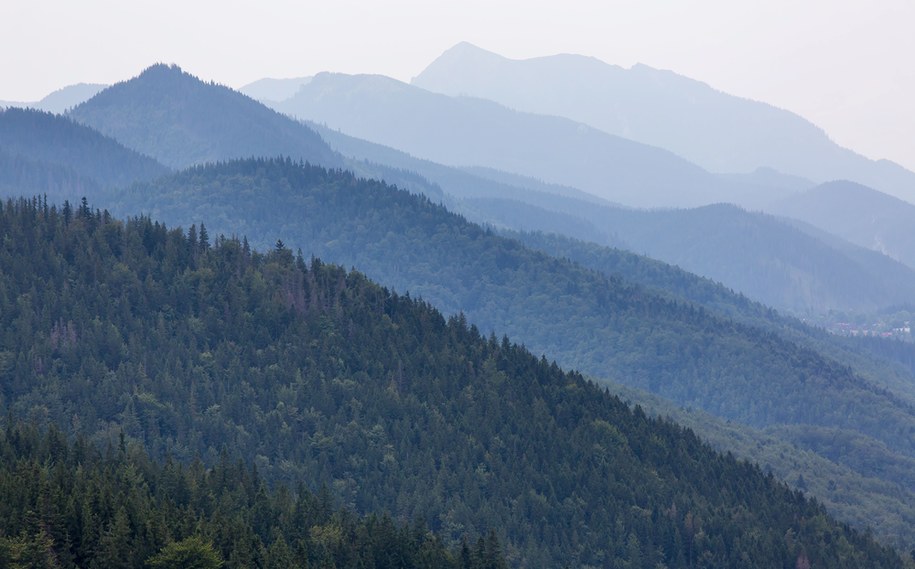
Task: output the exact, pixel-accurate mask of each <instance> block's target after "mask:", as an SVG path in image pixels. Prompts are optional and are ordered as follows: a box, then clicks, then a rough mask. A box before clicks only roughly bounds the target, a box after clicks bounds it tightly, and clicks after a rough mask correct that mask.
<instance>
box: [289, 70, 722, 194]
mask: <svg viewBox="0 0 915 569" xmlns="http://www.w3.org/2000/svg"><path fill="white" fill-rule="evenodd" d="M272 105H273V107H274V108H275V109H277V110H279V111H281V112H284V113H287V114H290V115H293V116H296V117H298V118H300V119H307V120H311V121H314V122H317V123H323V124H326V125H327V126H328V127H330V128H334V129H339V130H342V131H343V132H345V133H347V134H350V135H352V136H356V137H359V138H363V139H366V140H369V141H372V142H377V143H381V144H384V145H386V146H391V147H394V148H397V149H399V150H403V151H405V152H408V153H410V154H413V155H414V156H417V157H420V158H425V159H428V160H432V161H435V162H439V163H441V164H447V165H452V166H487V167H491V168H496V169H499V170H505V171H508V172H514V173H521V174H525V175H528V176H533V177H536V178H541V179H543V180H545V181H547V182H553V183H558V184H564V185H569V186H573V187H575V188H579V189H581V190H584V191H586V192H589V193H591V194H594V195H596V196H599V197H601V198H604V199H607V200H611V201H615V202H620V203H625V204H627V205H637V206H662V205H663V206H671V205H695V204H703V203H709V202H711V201H718V200H721V199H724V198H725V197H726V196H728V195H732V194H736V193H738V191H739V190H738V189H735V188H734V187H732V186H729V185H728V184H726V183H725V182H724V181H722V180H721V179H719V178H718V177H716V176H712V175H711V174H709V173H708V172H705V171H704V170H702V169H701V168H699V167H697V166H695V165H693V164H691V163H689V162H687V161H685V160H683V159H681V158H678V157H677V156H674V155H673V154H671V153H670V152H667V151H664V150H661V149H658V148H652V147H650V146H646V145H642V144H638V143H634V142H631V141H629V140H626V139H624V138H620V137H616V136H612V135H608V134H606V133H603V132H601V131H598V130H595V129H593V128H589V127H587V126H585V125H583V124H580V123H575V122H572V121H569V120H567V119H562V118H558V117H547V116H538V115H531V114H526V113H518V112H515V111H511V110H509V109H506V108H505V107H502V106H500V105H497V104H495V103H492V102H489V101H483V100H480V99H470V98H462V97H457V98H454V97H446V96H443V95H437V94H434V93H430V92H428V91H425V90H423V89H419V88H417V87H412V86H410V85H407V84H405V83H401V82H399V81H396V80H394V79H389V78H387V77H382V76H371V75H361V76H349V75H342V74H330V73H321V74H319V75H317V76H315V77H314V78H313V79H312V80H311V81H310V82H308V83H307V84H305V85H303V86H302V87H301V88H300V89H299V91H298V92H297V93H296V94H295V95H294V96H293V97H292V98H290V99H287V100H286V101H283V102H279V103H274V104H272Z"/></svg>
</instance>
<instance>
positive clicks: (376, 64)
mask: <svg viewBox="0 0 915 569" xmlns="http://www.w3.org/2000/svg"><path fill="white" fill-rule="evenodd" d="M4 12H5V14H4V18H3V19H2V20H0V54H2V55H0V77H2V80H0V100H8V101H9V100H12V101H22V100H24V101H32V100H37V99H40V98H41V97H43V96H44V95H46V94H48V93H49V92H51V91H53V90H55V89H58V88H60V87H62V86H65V85H68V84H73V83H78V82H101V83H111V82H114V81H119V80H123V79H126V78H129V77H131V76H133V75H136V74H137V73H138V72H139V71H140V70H141V69H143V68H144V67H146V66H148V65H150V64H151V63H153V62H156V61H165V62H175V63H178V64H180V65H182V66H183V67H184V68H185V69H187V70H189V71H190V72H192V73H195V74H198V75H199V76H201V77H202V78H205V79H207V80H209V79H212V80H215V81H218V82H221V83H224V84H227V85H229V86H232V87H239V86H241V85H244V84H245V83H248V82H250V81H253V80H256V79H259V78H262V77H292V76H302V75H310V74H313V73H316V72H318V71H322V70H334V71H341V72H347V73H356V72H359V73H366V72H368V73H380V74H385V75H389V76H392V77H395V78H398V79H401V80H406V81H408V80H409V79H410V78H411V77H413V76H414V75H416V74H417V73H419V72H420V71H421V70H422V69H423V68H424V67H425V65H427V64H428V63H429V62H431V61H432V60H433V59H434V58H435V57H436V56H438V55H439V54H441V52H442V51H444V50H445V49H447V48H449V47H451V46H452V45H454V44H455V43H457V42H459V41H469V42H472V43H474V44H476V45H479V46H481V47H483V48H485V49H489V50H492V51H495V52H498V53H501V54H503V55H505V56H508V57H513V58H527V57H535V56H540V55H550V54H553V53H559V52H567V53H580V54H584V55H591V56H594V57H597V58H599V59H601V60H603V61H606V62H608V63H613V64H617V65H622V66H627V67H628V66H630V65H632V64H633V63H636V62H641V63H645V64H648V65H651V66H653V67H657V68H665V69H671V70H673V71H676V72H678V73H681V74H684V75H687V76H689V77H692V78H695V79H699V80H702V81H705V82H707V83H709V84H711V85H713V86H714V87H716V88H718V89H721V90H723V91H726V92H729V93H732V94H736V95H741V96H745V97H749V98H753V99H757V100H762V101H766V102H769V103H772V104H774V105H777V106H779V107H783V108H786V109H789V110H792V111H794V112H797V113H799V114H801V115H803V116H804V117H806V118H808V119H810V120H812V121H813V122H815V123H817V124H818V125H820V126H822V127H823V128H824V129H826V131H827V132H828V133H829V134H830V136H832V137H833V139H834V140H836V141H837V142H839V143H840V144H842V145H844V146H848V147H850V148H852V149H855V150H857V151H859V152H861V153H863V154H865V155H867V156H868V157H871V158H888V159H891V160H894V161H896V162H899V163H900V164H902V165H904V166H906V167H908V168H910V169H911V168H915V137H913V136H912V134H913V132H915V111H913V110H912V109H911V106H910V105H909V102H910V101H911V100H912V99H913V98H915V72H913V69H912V67H911V66H910V65H907V64H906V59H907V57H908V55H909V54H911V53H915V39H913V36H912V34H911V32H910V29H909V28H910V24H911V22H913V21H915V5H913V4H912V3H909V2H906V1H904V0H881V1H878V2H855V1H847V0H846V1H838V2H836V1H826V0H813V1H809V2H804V3H801V4H798V3H795V2H788V1H785V0H767V1H761V0H751V1H746V2H740V3H734V2H727V1H725V0H708V1H703V2H666V1H655V2H644V1H635V0H613V1H610V2H606V1H605V2H596V1H588V2H576V3H574V4H572V5H569V3H562V4H560V3H558V2H553V3H545V2H530V1H525V2H521V1H518V0H511V1H508V2H500V3H498V4H495V3H490V2H482V1H480V0H470V1H464V2H455V1H451V0H448V1H422V2H420V1H417V0H395V1H392V2H384V3H374V2H356V1H353V0H342V1H337V2H291V1H284V0H274V1H270V2H262V3H258V4H257V5H254V4H251V3H247V2H240V1H237V0H231V1H224V2H213V1H203V2H194V3H179V2H175V1H173V0H165V1H158V2H150V1H148V0H143V1H140V2H132V3H127V4H125V3H122V2H113V1H108V0H88V1H86V2H80V3H72V2H61V1H54V2H24V1H21V0H20V1H18V2H15V3H10V4H8V5H6V6H5V10H4Z"/></svg>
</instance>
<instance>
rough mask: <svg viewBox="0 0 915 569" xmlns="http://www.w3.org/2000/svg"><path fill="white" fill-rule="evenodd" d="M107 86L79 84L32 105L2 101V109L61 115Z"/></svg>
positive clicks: (0, 105)
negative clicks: (22, 109) (12, 108)
mask: <svg viewBox="0 0 915 569" xmlns="http://www.w3.org/2000/svg"><path fill="white" fill-rule="evenodd" d="M106 87H107V85H103V84H99V83H77V84H75V85H68V86H66V87H62V88H60V89H58V90H56V91H54V92H53V93H50V94H48V95H47V96H45V97H44V98H42V99H41V100H40V101H35V102H31V103H21V102H20V103H15V102H7V101H0V107H20V108H29V109H36V110H39V111H47V112H49V113H55V114H61V113H63V112H65V111H67V110H68V109H71V108H73V107H75V106H77V105H79V104H80V103H82V102H84V101H86V100H88V99H91V98H92V97H94V96H95V95H96V94H97V93H98V92H99V91H101V90H102V89H105V88H106Z"/></svg>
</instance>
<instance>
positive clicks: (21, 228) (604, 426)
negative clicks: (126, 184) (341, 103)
mask: <svg viewBox="0 0 915 569" xmlns="http://www.w3.org/2000/svg"><path fill="white" fill-rule="evenodd" d="M252 165H253V166H256V167H261V168H264V169H265V171H274V168H277V167H279V168H288V169H294V170H297V171H299V172H300V173H301V175H304V176H305V177H306V178H310V179H311V180H312V181H319V184H320V183H321V182H320V181H321V180H323V181H324V182H331V183H335V182H338V181H344V182H345V181H346V179H347V178H346V177H347V175H346V174H344V173H340V172H336V173H334V172H328V171H327V170H323V169H320V168H316V167H305V166H297V165H292V163H291V162H282V163H281V162H272V163H268V162H264V161H259V162H258V161H246V162H242V163H231V164H227V165H219V166H211V167H207V168H197V169H194V170H193V174H192V175H194V176H197V177H200V176H204V175H207V172H218V171H221V172H228V171H230V170H234V171H235V174H237V175H240V176H241V178H244V177H246V176H247V174H246V169H247V167H248V166H252ZM287 172H290V174H291V172H292V170H287ZM292 175H293V176H294V174H292ZM179 176H180V175H179ZM241 178H236V179H239V180H241ZM179 179H180V178H179ZM289 181H293V180H292V179H290V180H289ZM230 185H234V184H230ZM372 185H374V186H376V187H375V188H373V191H374V192H376V193H379V194H382V195H385V194H389V193H390V190H389V189H385V188H383V187H378V185H377V183H374V182H366V183H365V186H363V187H360V184H352V185H351V186H350V187H349V188H348V189H349V190H352V191H351V192H339V193H341V194H344V196H341V198H340V199H342V200H346V199H348V197H347V195H348V194H362V193H363V190H367V189H370V187H371V186H372ZM238 187H241V185H239V186H238ZM233 189H234V188H233ZM293 189H296V188H295V187H293ZM298 189H301V188H298ZM325 189H329V188H325ZM338 189H342V188H338ZM226 197H231V196H229V195H227V196H226ZM312 197H317V196H312ZM360 197H362V196H361V195H360ZM388 197H390V196H388ZM0 228H2V231H3V238H4V241H5V242H7V244H6V245H5V246H4V254H3V255H0V290H3V291H4V292H5V294H3V295H0V323H2V327H0V329H2V330H3V331H4V338H3V345H2V348H3V349H2V350H0V377H2V379H3V381H2V382H0V394H2V395H3V401H4V405H5V406H8V407H7V408H8V409H9V415H10V416H9V417H8V419H7V421H6V425H4V428H3V429H2V431H0V456H3V460H2V461H0V482H2V484H0V492H2V496H3V497H4V499H5V505H4V508H5V510H4V511H5V512H8V513H9V515H8V516H6V517H4V519H3V530H4V531H3V533H2V534H0V560H2V561H3V562H4V563H5V564H6V565H7V566H13V567H16V566H18V565H20V564H19V563H18V562H19V561H24V562H25V563H22V565H27V566H30V567H32V566H38V567H47V566H51V567H53V566H55V565H57V566H61V565H64V564H63V563H54V561H55V560H58V559H64V560H66V561H68V563H67V566H78V567H85V566H90V567H94V566H105V567H114V566H124V567H129V568H134V567H137V568H139V567H144V566H148V567H187V566H195V567H219V566H221V562H220V560H219V558H218V553H217V552H222V553H223V554H224V555H226V557H227V559H228V561H229V562H228V563H226V565H227V566H230V567H251V566H258V565H261V566H264V567H305V566H308V567H313V566H325V567H333V566H342V567H357V566H364V565H367V566H375V567H404V568H414V567H415V568H420V567H422V568H427V567H428V568H431V567H437V568H445V569H448V568H451V567H453V568H454V569H505V568H506V566H507V565H506V563H505V559H507V560H508V561H509V562H510V563H511V564H512V566H514V567H519V568H528V567H530V568H534V567H556V566H563V565H572V566H577V567H586V566H614V565H617V566H620V565H621V566H635V567H657V566H658V565H659V564H662V565H663V566H667V567H692V566H696V565H697V564H709V565H714V566H726V567H735V566H740V567H749V568H751V569H753V568H760V569H762V568H767V567H774V566H776V567H777V566H789V567H790V566H791V565H794V566H798V565H802V566H805V565H806V564H811V563H815V564H817V566H820V565H822V566H828V567H835V568H838V569H844V568H848V569H852V568H857V567H874V568H881V569H882V568H887V569H889V568H896V567H900V566H901V564H902V560H901V559H900V557H899V555H898V554H897V553H896V552H894V551H892V550H890V549H889V548H887V547H884V546H880V545H879V544H877V543H876V542H875V541H874V540H873V538H872V537H871V536H869V535H867V534H862V533H859V532H855V531H853V530H851V529H849V528H848V526H846V525H843V524H840V523H837V522H835V521H834V520H832V519H830V518H829V517H828V516H827V515H826V512H825V511H824V509H823V508H822V507H821V506H819V505H818V504H816V503H813V502H811V501H809V500H807V499H805V498H804V497H803V496H802V495H801V494H800V493H798V492H796V491H793V490H790V489H789V488H787V487H786V486H785V485H783V484H781V483H778V482H776V480H775V479H774V478H773V477H772V476H771V475H767V474H766V473H764V472H763V471H762V470H761V469H760V468H759V467H757V466H754V465H751V464H748V463H745V462H741V461H737V460H736V459H734V457H732V456H727V455H722V454H718V453H715V452H713V451H712V450H711V448H709V447H708V446H707V445H706V444H704V443H703V442H702V441H700V440H699V439H698V438H697V437H696V436H695V435H693V434H692V433H691V432H689V431H687V430H685V429H683V428H681V427H678V426H676V425H674V424H672V423H670V422H668V421H663V420H657V419H651V418H649V417H647V416H646V415H645V413H644V412H643V411H641V410H640V409H638V408H636V409H632V408H630V407H628V406H627V405H625V404H624V403H623V402H622V401H621V400H619V399H618V398H616V397H613V396H611V395H610V394H609V393H607V392H606V391H605V390H602V389H600V388H599V387H598V386H596V385H595V384H593V383H591V382H589V381H586V380H585V379H584V378H583V377H581V375H579V374H577V373H574V372H573V373H569V372H564V371H563V370H561V369H560V368H559V367H558V366H557V365H556V364H555V363H552V364H551V363H550V362H549V361H548V360H546V359H545V358H538V357H536V356H534V355H533V354H531V353H530V352H528V351H527V350H525V349H524V348H522V347H520V346H518V345H516V344H513V343H512V342H511V341H510V340H509V339H508V338H506V337H503V338H502V339H501V340H500V339H498V338H497V337H496V336H494V335H493V336H489V337H488V338H487V337H485V336H482V335H481V334H480V333H479V331H478V330H477V329H476V328H475V327H473V326H470V325H468V323H467V321H466V320H465V319H464V318H462V317H460V316H457V317H452V318H448V319H446V318H445V317H443V315H442V314H440V313H438V312H437V311H435V310H434V309H432V308H431V307H429V306H428V305H427V304H426V303H424V302H421V301H417V300H414V299H411V298H409V297H406V296H401V295H397V294H394V293H392V292H391V291H389V290H386V289H383V288H382V287H380V286H378V285H376V284H374V283H372V282H370V281H369V280H368V279H366V278H365V276H363V275H362V274H359V273H357V272H346V271H344V270H343V269H341V268H339V267H335V266H331V265H327V264H325V263H323V262H321V261H319V260H317V259H313V260H312V261H311V262H307V261H305V259H303V258H302V257H301V256H297V255H293V254H292V252H291V251H290V250H289V249H287V248H285V247H283V246H281V244H277V245H276V246H274V247H273V248H272V249H271V250H270V251H269V252H268V253H266V254H261V253H258V252H256V251H252V250H251V249H250V248H249V247H248V246H247V242H246V241H244V240H239V239H228V238H216V239H214V240H213V241H210V240H209V238H208V237H207V235H206V234H205V233H204V232H203V228H202V227H201V228H200V231H199V232H198V231H197V228H196V227H194V228H191V229H189V230H188V231H187V232H186V233H185V231H183V230H181V229H170V228H168V227H166V226H165V225H163V224H161V222H159V221H153V220H152V219H150V218H148V217H139V218H137V217H135V218H133V219H131V220H128V221H127V222H118V221H115V220H112V219H111V218H110V217H108V216H105V215H102V214H100V213H99V212H98V211H97V210H96V211H93V210H92V209H91V207H90V206H88V205H86V204H83V205H81V206H80V207H79V208H78V209H75V210H67V209H58V208H57V207H54V206H47V205H46V204H44V203H41V202H40V201H39V202H36V201H29V200H18V201H15V202H13V201H9V202H7V203H5V204H4V207H3V208H2V210H0ZM89 269H91V270H89ZM14 413H15V414H17V415H18V414H22V415H26V414H27V415H28V416H29V417H30V418H31V419H32V422H33V424H34V426H33V427H31V428H29V427H28V426H25V425H23V424H22V423H21V422H15V421H14V419H13V417H12V415H13V414H14ZM42 431H44V432H47V434H46V435H42V434H40V433H42ZM61 431H63V432H61ZM66 435H70V436H72V437H73V438H75V439H76V441H75V443H72V444H71V443H70V442H69V441H68V440H67V436H66ZM93 446H95V448H93ZM105 449H107V450H105ZM150 459H152V460H150ZM238 459H241V460H243V461H244V462H243V463H239V462H236V461H237V460H238ZM153 460H154V461H157V463H154V462H152V461H153ZM181 463H184V464H181ZM276 482H289V483H290V485H291V486H292V487H293V488H296V490H295V491H290V490H289V489H288V488H283V487H279V488H276V486H277V485H276V484H275V483H276ZM271 484H272V485H273V486H274V489H273V490H271V489H270V485H271ZM314 487H318V488H320V489H318V490H317V494H316V495H315V494H311V493H310V492H309V488H314ZM335 501H339V502H341V503H343V504H345V505H346V507H347V509H349V510H350V511H351V512H352V511H353V510H355V511H356V512H358V513H367V514H374V515H369V516H367V517H366V518H365V520H364V521H362V520H357V519H354V516H353V515H352V513H348V514H347V513H341V514H333V510H334V509H335V508H334V507H333V503H334V502H335ZM391 517H394V518H395V519H398V518H403V519H404V521H405V522H406V523H404V522H401V523H400V527H397V524H395V523H393V522H392V520H391ZM427 524H428V525H427ZM429 528H431V529H432V530H433V531H435V532H436V533H437V534H439V535H441V536H443V539H444V540H445V543H447V544H448V545H449V547H447V548H446V547H445V546H443V545H442V544H441V543H439V542H438V540H437V539H436V538H435V537H433V536H431V535H430V534H429ZM186 535H190V536H194V537H195V538H196V540H197V541H196V543H197V544H199V547H197V548H196V550H197V551H199V550H201V549H203V550H205V551H208V552H210V555H209V556H207V558H208V559H210V561H209V562H207V563H203V562H196V563H195V562H193V561H194V560H195V559H199V558H200V557H201V556H199V555H197V556H193V555H189V554H188V551H187V550H185V551H184V554H183V555H182V554H181V553H182V551H181V550H180V549H179V550H178V551H175V547H174V546H173V545H172V546H169V545H167V544H169V543H170V542H172V541H176V542H177V543H178V544H179V545H180V544H181V543H182V542H181V541H178V540H179V539H180V538H183V537H184V536H186ZM785 536H788V537H789V538H790V539H786V537H785ZM468 537H469V538H470V539H473V538H477V539H476V544H477V545H476V546H475V547H474V546H471V545H470V543H473V542H472V541H471V542H470V543H468V542H467V541H462V538H464V539H466V538H468ZM287 540H288V541H287ZM500 543H504V544H505V546H504V548H503V547H501V546H500V545H499V544H500ZM206 544H210V546H209V547H208V548H207V547H205V545H206ZM169 547H171V549H169ZM160 549H161V552H162V553H159V554H158V555H157V553H158V552H159V551H160ZM448 549H451V550H452V551H454V554H453V555H451V554H449V552H448V551H447V550H448ZM169 551H172V553H171V555H170V556H168V557H166V558H165V559H164V560H163V559H162V555H164V554H165V553H167V552H169ZM191 551H193V550H191ZM503 553H504V558H503ZM154 556H155V557H154ZM36 559H38V560H42V561H47V562H46V563H44V562H42V563H36V562H35V560H36ZM143 560H151V561H148V562H147V563H143Z"/></svg>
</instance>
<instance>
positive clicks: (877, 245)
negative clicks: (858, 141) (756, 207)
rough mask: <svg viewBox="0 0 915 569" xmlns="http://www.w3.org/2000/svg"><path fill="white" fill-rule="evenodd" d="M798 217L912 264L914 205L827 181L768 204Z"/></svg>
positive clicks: (914, 264)
mask: <svg viewBox="0 0 915 569" xmlns="http://www.w3.org/2000/svg"><path fill="white" fill-rule="evenodd" d="M767 209H768V210H769V211H771V212H773V213H777V214H780V215H785V216H787V217H791V218H795V219H799V220H801V221H804V222H806V223H809V224H810V225H813V226H814V227H817V228H819V229H822V230H823V231H827V232H829V233H831V234H833V235H836V236H838V237H841V238H843V239H845V240H847V241H849V242H851V243H855V244H857V245H860V246H862V247H867V248H868V249H874V250H876V251H880V252H882V253H884V254H886V255H888V256H889V257H892V258H894V259H896V260H898V261H900V262H902V263H905V264H906V265H908V266H909V267H915V205H912V204H910V203H908V202H905V201H902V200H900V199H897V198H894V197H892V196H889V195H887V194H884V193H882V192H878V191H876V190H874V189H871V188H868V187H866V186H862V185H860V184H855V183H853V182H846V181H838V182H829V183H826V184H822V185H819V186H817V187H815V188H811V189H810V190H807V191H805V192H801V193H798V194H795V195H793V196H791V197H788V198H785V199H783V200H780V201H777V202H775V203H773V204H771V205H770V206H769V207H768V208H767Z"/></svg>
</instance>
